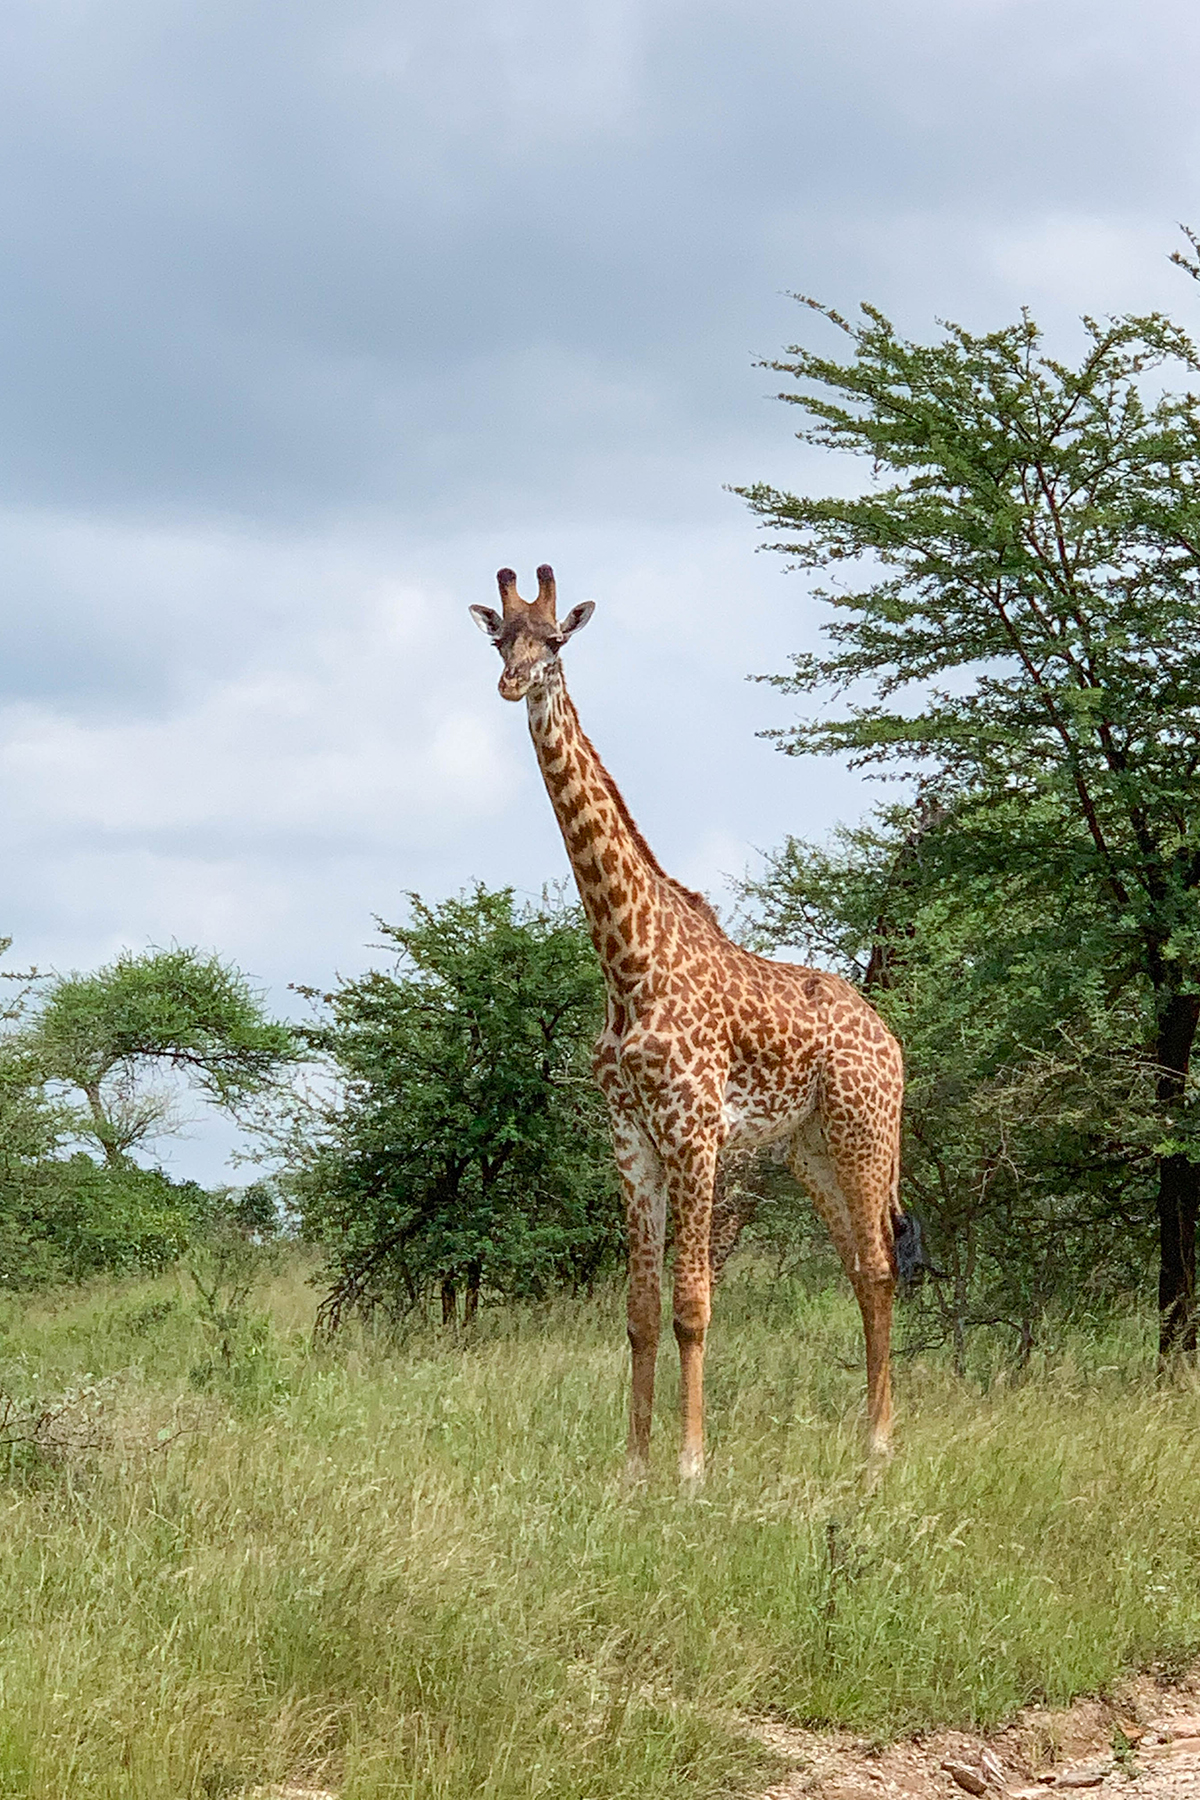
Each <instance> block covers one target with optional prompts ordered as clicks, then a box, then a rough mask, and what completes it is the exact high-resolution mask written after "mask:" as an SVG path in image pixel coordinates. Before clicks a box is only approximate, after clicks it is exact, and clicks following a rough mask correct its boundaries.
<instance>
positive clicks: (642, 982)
mask: <svg viewBox="0 0 1200 1800" xmlns="http://www.w3.org/2000/svg"><path fill="white" fill-rule="evenodd" d="M538 579H539V594H538V599H537V600H535V601H534V602H533V603H532V606H530V607H526V604H525V602H524V601H522V600H520V599H519V597H518V596H517V593H516V581H515V577H514V576H513V575H512V574H511V571H509V570H501V572H500V577H499V580H500V591H501V596H502V599H503V601H504V607H505V611H504V615H503V617H499V616H498V615H497V614H495V613H494V612H492V611H491V610H490V609H489V608H484V607H475V608H472V612H473V613H474V614H475V616H476V619H477V622H479V623H480V624H481V625H482V627H483V629H484V630H486V631H487V632H488V633H489V635H490V636H491V637H492V639H493V642H495V643H496V645H497V648H499V649H500V651H501V654H502V655H503V656H504V659H505V669H504V674H503V675H502V676H501V681H500V691H501V693H502V694H503V695H504V696H505V697H506V698H511V699H519V698H521V697H526V698H527V701H528V708H529V729H530V734H531V736H532V738H533V743H534V748H535V751H536V753H537V758H538V762H539V765H540V767H541V771H542V776H543V779H544V780H545V783H546V789H547V792H548V794H549V796H550V800H551V804H552V805H553V807H554V811H555V814H556V817H557V819H558V823H559V827H560V829H561V831H562V834H563V840H564V843H565V845H566V849H567V854H568V856H569V857H570V860H571V866H572V869H573V870H574V874H575V880H576V884H577V886H578V889H579V895H580V899H581V901H582V903H583V907H584V911H585V913H586V915H587V920H588V925H589V929H590V931H591V935H592V941H593V943H594V944H595V946H596V952H597V955H598V956H599V958H600V962H601V966H602V968H603V970H604V978H605V985H606V989H607V994H608V1005H607V1014H606V1019H605V1025H604V1029H603V1031H602V1032H601V1034H600V1038H599V1041H598V1043H597V1046H596V1056H595V1075H596V1080H597V1083H598V1085H599V1086H600V1088H601V1090H602V1091H603V1093H604V1095H605V1097H606V1099H607V1101H608V1104H609V1109H610V1113H611V1118H612V1129H613V1145H614V1150H615V1153H616V1159H617V1167H618V1169H619V1171H620V1175H621V1182H622V1187H623V1190H624V1196H625V1204H626V1214H627V1220H628V1227H629V1296H628V1323H629V1339H630V1346H631V1351H632V1358H633V1382H632V1393H631V1402H630V1423H629V1444H628V1454H629V1463H630V1467H631V1470H632V1471H633V1472H634V1473H637V1472H639V1471H640V1470H641V1469H643V1468H644V1466H645V1463H646V1459H647V1456H648V1452H649V1442H650V1419H651V1412H652V1408H653V1398H654V1369H655V1360H656V1355H657V1350H658V1339H659V1333H660V1327H661V1317H662V1299H661V1290H662V1268H663V1247H664V1241H665V1233H666V1218H667V1211H668V1208H669V1209H670V1214H671V1219H672V1223H673V1226H674V1232H675V1271H674V1309H673V1310H674V1330H675V1337H676V1339H677V1341H678V1345H679V1355H680V1372H681V1382H680V1408H681V1413H682V1427H683V1436H682V1445H681V1450H680V1474H681V1476H682V1477H683V1478H684V1479H685V1480H689V1481H693V1480H697V1479H699V1478H700V1476H701V1475H702V1473H703V1464H704V1441H703V1363H704V1343H705V1335H706V1332H707V1329H708V1323H709V1317H710V1312H711V1306H710V1265H709V1228H710V1222H711V1216H712V1199H713V1184H714V1181H715V1178H716V1171H717V1162H718V1158H719V1157H720V1156H721V1155H722V1153H723V1152H726V1151H736V1150H744V1149H749V1148H752V1147H754V1146H757V1145H761V1144H768V1143H778V1144H779V1145H780V1146H781V1148H783V1150H784V1151H785V1154H786V1156H787V1159H788V1162H789V1164H790V1166H791V1168H792V1170H793V1172H794V1173H795V1175H796V1176H797V1177H798V1179H799V1180H800V1181H801V1182H803V1184H804V1185H805V1187H806V1188H807V1189H808V1191H809V1193H810V1194H811V1196H812V1199H813V1201H814V1203H815V1205H816V1206H817V1209H818V1211H819V1212H820V1214H821V1217H822V1218H823V1220H824V1222H825V1225H826V1227H827V1228H828V1230H829V1233H830V1236H831V1238H832V1239H833V1242H834V1245H835V1247H836V1249H837V1251H838V1254H839V1256H840V1258H841V1261H842V1264H843V1266H844V1267H845V1269H846V1273H847V1275H848V1276H849V1278H850V1281H851V1283H852V1285H853V1287H854V1291H855V1294H856V1296H857V1298H858V1302H859V1307H860V1309H861V1312H862V1317H863V1326H864V1333H865V1337H866V1348H867V1404H868V1421H869V1436H870V1446H871V1449H872V1451H874V1452H882V1451H884V1450H886V1448H887V1442H888V1435H889V1431H890V1425H891V1402H890V1393H889V1381H888V1345H889V1337H890V1328H891V1309H892V1295H893V1291H894V1287H895V1255H894V1249H893V1221H894V1219H895V1218H896V1217H898V1216H899V1203H898V1199H897V1181H898V1174H899V1130H900V1105H901V1099H902V1094H903V1085H904V1077H903V1067H902V1062H901V1056H900V1049H899V1046H898V1045H897V1043H896V1041H895V1039H894V1038H892V1036H891V1035H890V1033H889V1032H888V1031H887V1030H886V1028H885V1027H884V1025H883V1023H882V1021H881V1020H880V1019H879V1018H878V1016H877V1015H876V1013H875V1012H874V1010H873V1009H872V1008H871V1007H870V1006H869V1005H868V1004H867V1002H866V1001H865V1000H864V999H863V998H862V996H861V995H860V994H859V993H858V992H857V991H856V990H855V989H854V988H852V987H851V986H850V985H849V983H848V982H845V981H842V980H841V979H840V977H838V976H836V975H832V974H828V973H826V972H824V971H821V970H815V969H806V968H800V967H798V966H796V965H794V964H789V963H776V962H771V961H768V960H767V959H766V958H764V957H759V956H755V955H753V954H752V953H751V952H749V951H747V950H744V949H742V948H741V947H740V946H739V945H737V944H734V943H732V942H731V941H730V939H729V938H727V937H726V936H725V934H724V932H723V931H722V930H721V928H720V926H719V925H718V923H717V920H716V917H715V915H714V914H713V912H712V909H711V908H710V907H709V905H708V903H707V902H706V901H705V900H704V899H703V898H702V897H701V896H700V895H698V894H694V893H692V892H690V890H688V889H687V888H684V887H682V886H681V885H680V884H679V883H678V882H676V881H674V880H672V878H671V877H670V876H669V875H667V874H666V873H665V872H664V870H663V869H662V868H661V867H660V865H659V864H658V862H657V860H656V859H655V857H654V854H653V852H652V851H651V850H650V847H649V845H648V844H647V843H646V841H645V839H644V838H643V837H642V835H641V833H640V831H639V830H638V828H637V826H636V825H635V824H634V822H633V820H632V818H631V817H630V814H629V811H628V808H627V807H626V805H625V802H624V800H623V799H622V797H621V795H620V792H619V791H618V789H617V787H616V784H615V782H614V781H613V779H612V777H611V776H610V775H609V774H608V771H607V770H606V769H605V768H604V765H603V764H602V763H601V761H600V758H599V757H598V755H597V754H596V751H595V750H594V748H593V746H592V745H591V743H590V742H589V741H588V739H587V737H586V736H585V735H584V732H583V730H582V728H581V726H580V724H579V718H578V715H577V713H576V711H575V708H574V705H573V704H572V702H571V699H570V696H569V694H568V693H567V689H566V683H565V681H564V678H563V673H562V665H561V662H560V660H559V655H558V652H559V650H560V649H561V648H562V644H563V643H564V642H565V641H566V638H567V637H569V636H570V635H571V634H572V632H573V631H575V630H578V629H579V628H580V626H581V625H582V624H584V623H586V621H587V618H588V617H589V616H590V612H591V608H590V606H588V607H586V608H576V609H575V611H574V612H573V613H572V614H570V615H569V616H568V618H567V619H566V620H565V621H564V622H563V624H562V625H561V626H560V625H559V624H558V623H557V621H556V618H555V612H554V581H553V574H552V572H551V571H550V570H549V568H548V567H543V568H542V569H539V571H538ZM518 609H519V610H518Z"/></svg>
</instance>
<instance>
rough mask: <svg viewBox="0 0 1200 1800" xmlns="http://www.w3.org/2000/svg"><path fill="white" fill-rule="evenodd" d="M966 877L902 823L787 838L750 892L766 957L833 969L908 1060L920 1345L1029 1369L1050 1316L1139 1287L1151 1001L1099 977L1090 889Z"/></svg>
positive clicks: (1151, 1170) (1148, 1202)
mask: <svg viewBox="0 0 1200 1800" xmlns="http://www.w3.org/2000/svg"><path fill="white" fill-rule="evenodd" d="M972 860H973V859H971V858H968V859H967V860H966V861H965V862H964V861H963V859H962V858H961V856H960V847H959V846H958V845H957V843H956V820H955V818H954V815H953V813H949V812H947V811H946V810H945V809H944V808H940V807H934V806H930V805H925V806H922V807H919V808H918V809H916V810H915V814H914V812H910V811H907V809H903V808H896V809H889V811H888V812H886V813H883V814H881V815H878V816H877V817H876V818H875V819H873V820H870V821H868V822H866V823H864V824H861V825H859V826H857V827H855V828H854V829H843V830H842V831H840V832H839V833H838V834H837V835H836V837H835V839H834V841H833V843H832V845H830V846H825V847H821V846H816V845H812V844H806V843H803V842H800V841H798V840H796V839H794V838H789V839H788V840H787V841H786V843H785V844H784V845H783V846H782V847H781V848H780V849H778V850H777V851H775V852H774V853H773V854H772V856H771V857H770V858H769V860H768V863H767V867H766V869H765V871H764V873H763V874H762V876H761V877H760V878H759V879H758V880H757V881H754V882H748V883H746V884H745V886H744V889H743V892H744V896H745V898H746V900H747V901H748V902H749V903H750V905H751V906H752V908H753V912H754V921H755V923H754V938H755V941H756V942H757V944H758V947H760V948H767V949H779V948H781V947H783V946H793V947H796V948H798V949H799V950H800V951H801V953H802V954H803V955H804V956H805V957H806V958H811V959H813V960H817V961H821V962H823V963H826V964H831V965H832V966H833V967H835V968H837V969H838V970H839V972H840V973H842V974H843V975H845V976H846V977H847V978H848V979H850V980H852V981H854V982H856V983H857V984H858V985H859V986H861V987H862V988H864V990H865V991H867V992H868V993H869V994H870V997H871V1000H872V1002H873V1003H874V1005H875V1006H876V1007H877V1008H878V1009H879V1011H880V1012H881V1013H882V1015H883V1016H884V1018H885V1019H886V1020H887V1022H888V1024H889V1025H890V1026H891V1028H892V1029H893V1030H894V1031H895V1032H896V1034H897V1036H898V1037H899V1038H900V1040H901V1042H902V1043H903V1045H904V1053H905V1066H906V1074H907V1094H906V1100H905V1117H904V1129H905V1136H904V1151H903V1165H902V1180H903V1191H904V1203H905V1207H906V1209H908V1210H910V1211H912V1212H914V1213H915V1214H916V1216H917V1217H918V1218H919V1219H920V1220H921V1221H922V1224H923V1226H924V1229H925V1231H926V1233H927V1234H928V1239H929V1245H930V1249H931V1251H932V1255H933V1260H934V1263H935V1265H939V1266H940V1269H941V1271H942V1273H943V1274H944V1275H945V1277H946V1279H945V1280H942V1281H934V1282H929V1283H926V1284H925V1285H924V1286H923V1287H922V1288H921V1289H920V1290H919V1305H918V1308H917V1313H918V1319H917V1324H916V1329H917V1330H918V1332H919V1333H920V1335H921V1336H922V1337H924V1336H925V1335H926V1334H927V1332H928V1331H929V1329H930V1326H931V1324H932V1325H933V1326H934V1327H935V1328H936V1330H937V1331H938V1333H939V1335H940V1336H941V1337H942V1338H943V1339H945V1340H946V1341H949V1342H950V1343H951V1344H952V1345H953V1347H954V1352H955V1360H956V1364H957V1365H958V1366H959V1367H960V1368H961V1367H962V1366H963V1365H964V1360H965V1355H966V1345H967V1339H968V1336H969V1334H970V1333H971V1332H972V1331H973V1330H975V1329H976V1328H978V1327H983V1326H987V1327H993V1328H1001V1329H1003V1330H1004V1332H1005V1333H1009V1332H1011V1333H1014V1334H1015V1339H1014V1340H1013V1341H1015V1343H1016V1345H1017V1347H1018V1351H1019V1354H1020V1355H1021V1356H1022V1357H1025V1356H1027V1355H1028V1354H1029V1351H1030V1350H1031V1349H1032V1347H1033V1344H1034V1343H1035V1341H1036V1339H1037V1336H1038V1333H1039V1331H1040V1329H1041V1327H1042V1324H1043V1321H1044V1320H1045V1319H1046V1318H1047V1317H1052V1316H1053V1314H1054V1313H1055V1312H1056V1311H1060V1310H1061V1309H1062V1308H1063V1307H1064V1306H1071V1305H1075V1304H1080V1303H1084V1304H1086V1303H1088V1302H1089V1301H1093V1300H1095V1299H1098V1298H1101V1297H1104V1296H1111V1295H1113V1294H1119V1293H1124V1292H1127V1291H1128V1290H1129V1288H1130V1287H1132V1286H1137V1285H1139V1283H1140V1281H1141V1279H1142V1276H1143V1272H1144V1269H1145V1263H1146V1257H1147V1253H1148V1249H1149V1244H1150V1241H1151V1238H1152V1232H1151V1223H1152V1220H1153V1216H1154V1174H1155V1167H1154V1162H1155V1143H1156V1140H1157V1138H1158V1135H1159V1133H1158V1129H1157V1126H1158V1121H1157V1119H1156V1116H1155V1115H1156V1109H1155V1100H1154V1086H1155V1083H1154V1077H1153V1070H1152V1068H1151V1067H1150V1065H1149V1064H1148V1061H1147V1058H1146V1056H1145V1053H1144V1049H1143V1046H1144V1043H1145V1040H1146V1036H1147V1030H1148V1028H1149V1029H1151V1030H1152V1018H1150V1017H1148V1008H1147V1004H1146V996H1145V994H1144V992H1143V991H1142V989H1141V986H1140V984H1139V983H1138V981H1137V980H1136V979H1133V978H1131V979H1130V980H1129V981H1128V982H1126V983H1125V984H1124V985H1123V986H1122V987H1121V988H1120V989H1119V990H1118V991H1113V989H1112V987H1111V985H1110V981H1109V979H1108V978H1107V972H1104V971H1100V970H1098V969H1097V967H1096V966H1095V961H1094V958H1093V956H1092V945H1091V937H1092V935H1093V933H1091V932H1090V930H1089V921H1088V920H1087V918H1086V911H1087V900H1088V896H1087V893H1086V890H1080V889H1078V888H1076V889H1072V890H1070V891H1066V892H1062V893H1059V894H1055V895H1053V896H1047V895H1045V894H1034V895H1033V896H1030V894H1029V893H1028V891H1027V887H1026V884H1025V882H1024V881H1023V880H1021V879H1011V878H1010V879H1008V880H1005V879H1004V878H1003V877H1002V876H1000V875H998V873H997V871H996V870H995V868H994V867H989V868H987V869H984V870H973V869H972V866H971V864H972ZM909 1316H910V1319H911V1318H912V1314H911V1313H910V1315H909Z"/></svg>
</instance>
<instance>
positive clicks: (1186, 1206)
mask: <svg viewBox="0 0 1200 1800" xmlns="http://www.w3.org/2000/svg"><path fill="white" fill-rule="evenodd" d="M1198 1020H1200V996H1197V995H1195V994H1172V995H1171V996H1170V998H1169V999H1168V1000H1167V1001H1166V1002H1165V1004H1164V1005H1163V1006H1162V1007H1161V1008H1160V1011H1159V1026H1158V1044H1157V1060H1158V1069H1159V1075H1158V1103H1159V1106H1160V1107H1161V1108H1162V1110H1163V1112H1164V1113H1165V1114H1166V1117H1167V1122H1168V1123H1169V1124H1170V1125H1174V1123H1175V1119H1174V1114H1175V1111H1176V1108H1177V1107H1178V1105H1179V1103H1180V1102H1181V1101H1182V1099H1183V1094H1184V1088H1185V1086H1186V1084H1187V1074H1188V1064H1189V1062H1190V1060H1191V1054H1192V1045H1193V1042H1194V1041H1195V1036H1196V1025H1197V1021H1198ZM1198 1213H1200V1164H1198V1163H1194V1162H1192V1161H1191V1159H1190V1158H1189V1157H1187V1156H1185V1155H1183V1154H1182V1153H1176V1154H1175V1155H1172V1156H1164V1157H1163V1158H1162V1159H1161V1161H1160V1162H1159V1165H1158V1230H1159V1265H1158V1353H1159V1355H1160V1356H1163V1357H1167V1356H1172V1355H1177V1354H1178V1353H1180V1352H1186V1351H1192V1350H1195V1348H1196V1326H1197V1315H1196V1219H1197V1214H1198Z"/></svg>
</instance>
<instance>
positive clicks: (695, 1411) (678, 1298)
mask: <svg viewBox="0 0 1200 1800" xmlns="http://www.w3.org/2000/svg"><path fill="white" fill-rule="evenodd" d="M716 1163H717V1151H716V1146H715V1144H714V1145H712V1146H708V1147H704V1148H701V1149H699V1150H689V1151H687V1152H685V1153H684V1154H683V1155H682V1156H680V1157H679V1158H678V1159H677V1160H676V1161H673V1162H672V1163H671V1164H669V1165H668V1167H667V1192H668V1194H669V1196H670V1200H671V1217H672V1221H673V1223H674V1226H675V1304H674V1326H675V1341H676V1343H677V1344H678V1345H679V1416H680V1427H681V1438H680V1445H679V1479H680V1481H682V1482H685V1483H687V1484H688V1485H689V1486H698V1485H699V1483H700V1482H701V1481H703V1479H704V1346H705V1339H706V1336H707V1333H708V1322H709V1319H710V1317H711V1316H712V1304H711V1289H712V1269H711V1263H710V1260H709V1235H710V1231H711V1226H712V1199H713V1182H714V1179H715V1177H716Z"/></svg>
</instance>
